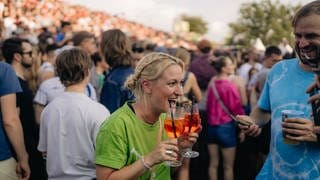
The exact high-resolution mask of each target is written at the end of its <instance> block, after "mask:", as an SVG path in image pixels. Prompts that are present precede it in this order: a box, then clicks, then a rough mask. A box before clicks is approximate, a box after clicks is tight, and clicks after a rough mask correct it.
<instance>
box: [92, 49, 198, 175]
mask: <svg viewBox="0 0 320 180" xmlns="http://www.w3.org/2000/svg"><path fill="white" fill-rule="evenodd" d="M183 67H184V66H183V62H182V61H181V60H180V59H177V58H174V57H172V56H170V55H167V54H164V53H150V54H148V55H146V56H145V57H143V58H142V59H141V60H140V61H139V63H138V64H137V67H136V69H135V72H134V73H133V74H132V75H131V76H129V78H128V79H127V80H126V82H125V86H126V87H127V88H129V89H131V90H132V92H133V93H134V95H135V97H136V100H135V101H128V102H126V103H125V104H124V105H123V106H122V107H120V108H119V109H118V110H117V111H115V112H114V113H113V114H112V115H111V116H110V118H109V119H108V120H107V121H105V123H103V125H102V126H101V128H100V131H99V134H98V137H97V146H96V165H97V178H98V179H104V180H105V179H109V180H111V179H143V180H144V179H158V180H164V179H170V167H168V166H166V165H165V164H163V162H164V161H173V160H176V159H177V157H178V153H179V148H178V141H177V139H168V137H167V135H166V134H165V132H164V131H163V121H164V118H165V114H164V113H166V112H167V111H168V110H169V108H170V104H169V103H171V105H174V104H175V103H176V101H177V100H178V97H179V96H182V95H183V91H182V80H183ZM197 137H198V134H197V133H190V134H189V138H188V139H187V141H184V142H185V143H186V144H184V145H183V146H182V148H185V147H191V146H192V145H193V144H194V143H195V141H196V139H197Z"/></svg>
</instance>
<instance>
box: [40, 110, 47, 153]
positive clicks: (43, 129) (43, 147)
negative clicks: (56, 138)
mask: <svg viewBox="0 0 320 180" xmlns="http://www.w3.org/2000/svg"><path fill="white" fill-rule="evenodd" d="M46 116H48V115H47V112H46V109H44V111H43V112H42V113H41V117H40V121H41V123H40V130H39V143H38V150H39V151H40V152H47V133H48V127H47V126H48V123H47V121H46V120H44V117H46Z"/></svg>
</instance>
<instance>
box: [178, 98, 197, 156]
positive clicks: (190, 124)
mask: <svg viewBox="0 0 320 180" xmlns="http://www.w3.org/2000/svg"><path fill="white" fill-rule="evenodd" d="M185 109H186V113H185V117H184V121H185V122H184V123H185V126H186V128H185V129H186V131H185V134H186V135H188V134H189V133H190V132H197V131H198V130H199V129H200V128H201V118H200V114H199V108H198V105H197V104H195V103H192V104H185ZM182 156H183V157H185V158H195V157H198V156H199V152H197V151H193V150H192V148H191V147H190V148H186V149H184V150H183V154H182Z"/></svg>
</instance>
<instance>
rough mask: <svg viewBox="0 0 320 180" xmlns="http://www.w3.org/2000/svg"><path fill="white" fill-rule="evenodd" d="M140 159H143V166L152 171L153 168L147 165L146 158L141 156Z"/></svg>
mask: <svg viewBox="0 0 320 180" xmlns="http://www.w3.org/2000/svg"><path fill="white" fill-rule="evenodd" d="M140 159H141V161H142V164H143V166H144V167H145V168H147V169H149V170H150V169H151V166H150V165H148V164H147V163H146V161H145V160H144V157H143V156H141V158H140Z"/></svg>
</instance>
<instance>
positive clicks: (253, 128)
mask: <svg viewBox="0 0 320 180" xmlns="http://www.w3.org/2000/svg"><path fill="white" fill-rule="evenodd" d="M236 118H237V119H239V120H240V121H244V122H249V123H250V124H251V125H244V124H242V123H239V128H240V129H241V130H242V131H243V132H244V133H245V134H247V135H249V136H253V137H257V136H259V135H260V133H261V128H260V127H259V126H258V125H257V124H255V123H254V121H253V120H252V119H251V118H250V117H249V116H245V115H237V117H236Z"/></svg>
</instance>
